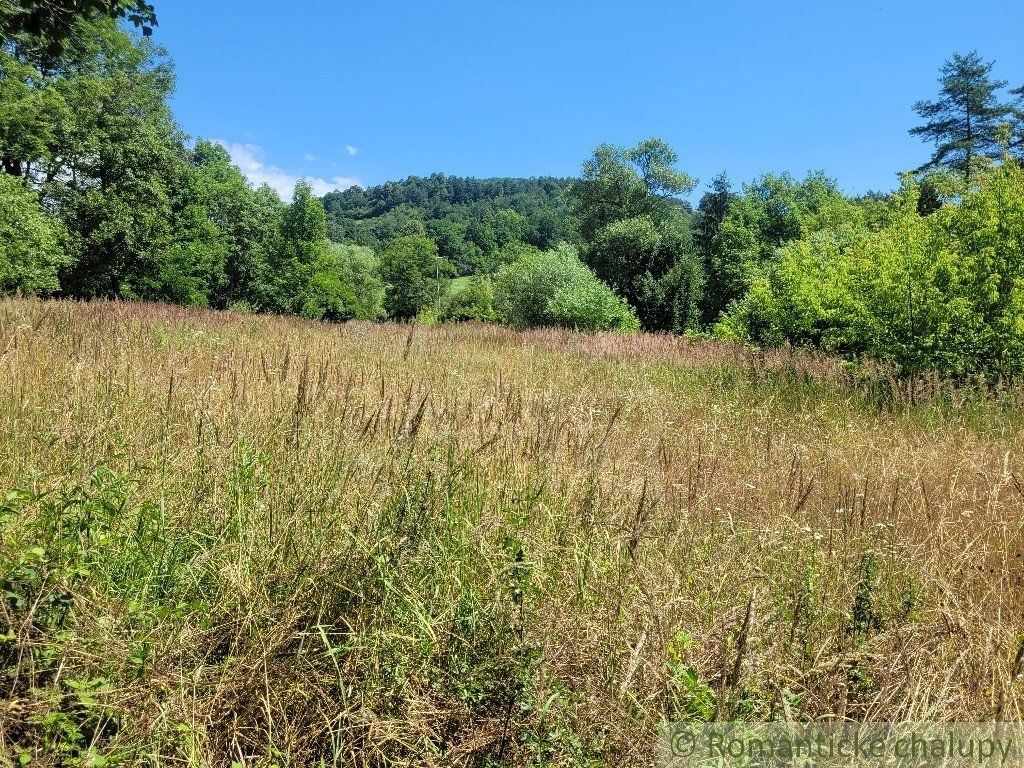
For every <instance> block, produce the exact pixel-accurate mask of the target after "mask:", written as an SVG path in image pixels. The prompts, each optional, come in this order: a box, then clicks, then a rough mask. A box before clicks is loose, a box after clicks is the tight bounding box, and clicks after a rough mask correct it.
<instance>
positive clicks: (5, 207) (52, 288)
mask: <svg viewBox="0 0 1024 768" xmlns="http://www.w3.org/2000/svg"><path fill="white" fill-rule="evenodd" d="M65 237H66V233H65V232H64V231H63V228H62V227H61V226H60V223H59V222H57V221H56V220H55V219H54V218H53V217H52V216H50V215H49V214H47V213H46V212H45V211H43V209H42V208H40V207H39V200H38V197H37V196H36V194H35V192H33V191H31V190H29V189H26V188H25V186H24V185H23V184H22V183H21V182H20V181H19V180H18V179H15V178H13V177H11V176H5V175H3V174H0V294H10V293H22V294H29V295H33V294H48V293H54V292H56V291H57V290H58V289H59V288H60V284H59V282H58V270H59V268H60V267H61V266H62V265H63V264H64V263H65V260H66V255H65V252H64V248H63V242H62V241H63V239H64V238H65Z"/></svg>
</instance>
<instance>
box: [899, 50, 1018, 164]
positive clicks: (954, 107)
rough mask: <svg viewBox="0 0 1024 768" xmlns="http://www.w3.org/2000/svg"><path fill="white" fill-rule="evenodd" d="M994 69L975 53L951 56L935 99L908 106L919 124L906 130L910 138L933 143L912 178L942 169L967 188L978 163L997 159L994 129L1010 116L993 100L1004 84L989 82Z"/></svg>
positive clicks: (1005, 107)
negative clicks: (961, 179) (957, 175)
mask: <svg viewBox="0 0 1024 768" xmlns="http://www.w3.org/2000/svg"><path fill="white" fill-rule="evenodd" d="M994 64H995V62H991V61H990V62H986V61H984V60H982V58H981V56H980V55H978V52H977V51H972V52H971V53H969V54H967V55H966V56H961V55H960V54H953V58H951V59H949V60H947V61H946V63H945V64H943V66H942V70H941V71H942V77H940V78H939V82H940V83H941V84H942V90H941V91H940V93H939V98H938V99H937V100H936V101H919V102H917V103H916V104H914V111H915V112H917V114H918V115H920V116H921V118H922V119H923V120H925V123H924V124H923V125H919V126H917V127H916V128H912V129H911V130H910V133H911V135H913V136H920V137H921V138H923V139H926V140H929V141H932V142H934V143H935V153H934V154H933V155H932V157H931V160H929V161H928V162H927V163H925V164H924V165H923V166H921V167H920V168H918V169H917V170H918V172H921V171H929V170H936V169H940V168H945V169H949V170H953V171H956V172H958V173H961V174H962V175H963V177H964V179H965V181H966V182H967V183H968V184H969V183H970V181H971V174H972V172H973V171H974V170H975V169H976V168H977V166H978V165H979V163H980V162H984V161H985V160H986V159H992V160H995V159H998V158H999V157H1000V156H1001V154H1002V147H1001V146H1000V142H999V131H1000V126H1001V125H1002V124H1003V123H1004V122H1006V121H1007V120H1008V119H1009V118H1010V116H1011V115H1012V113H1013V110H1012V108H1011V107H1010V105H1008V104H1006V103H1004V102H1002V101H1001V100H1000V98H999V91H1000V89H1002V88H1004V87H1005V86H1006V81H1004V80H993V79H992V67H993V65H994Z"/></svg>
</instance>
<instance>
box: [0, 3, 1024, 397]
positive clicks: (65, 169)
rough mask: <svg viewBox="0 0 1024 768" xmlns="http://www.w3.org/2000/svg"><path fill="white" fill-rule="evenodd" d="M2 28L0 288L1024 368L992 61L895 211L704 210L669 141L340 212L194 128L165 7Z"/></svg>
mask: <svg viewBox="0 0 1024 768" xmlns="http://www.w3.org/2000/svg"><path fill="white" fill-rule="evenodd" d="M8 6H9V7H8ZM0 9H2V10H3V11H4V12H3V13H0V19H3V21H2V22H0V34H2V45H0V162H2V171H3V172H2V173H0V291H2V292H3V293H7V294H11V293H21V294H32V295H53V296H67V297H72V298H82V299H87V298H93V297H117V298H126V299H138V300H151V301H167V302H173V303H179V304H188V305H203V306H210V307H215V308H222V309H234V310H244V311H253V312H274V313H288V314H297V315H302V316H305V317H309V318H315V319H321V320H327V321H344V320H348V319H363V320H379V319H385V318H390V319H394V320H410V319H414V318H419V319H420V320H423V321H431V322H433V321H462V320H475V321H485V322H505V323H508V324H510V325H513V326H515V327H519V328H525V327H530V326H538V325H561V326H565V327H571V328H577V329H583V330H612V329H615V330H620V331H627V332H628V331H632V330H636V329H644V330H648V331H659V332H671V333H685V334H692V335H702V334H707V335H716V336H719V337H725V338H730V339H736V340H740V341H744V342H749V343H757V344H785V343H789V344H797V345H807V346H814V347H818V348H822V349H825V350H828V351H830V352H834V353H837V354H840V355H844V356H846V357H849V358H850V359H854V360H860V359H868V358H870V359H877V360H883V361H886V362H888V363H891V364H892V365H893V366H894V367H895V368H896V369H897V370H898V371H899V372H901V373H914V372H917V371H922V370H937V371H939V372H941V373H943V374H946V375H950V376H955V377H964V376H971V375H974V374H977V373H982V374H985V375H988V376H1002V375H1014V374H1017V373H1019V372H1021V370H1022V369H1024V320H1022V319H1021V318H1024V306H1022V298H1021V290H1022V283H1021V278H1022V277H1024V275H1022V274H1020V271H1021V263H1022V256H1024V177H1022V171H1021V166H1020V158H1021V156H1022V155H1024V87H1021V88H1016V89H1009V84H1008V83H1007V82H1006V81H1004V80H999V79H996V78H995V77H994V75H993V72H994V65H993V63H991V62H986V61H985V60H984V59H983V58H982V57H981V56H980V55H978V54H977V53H970V54H967V55H955V56H953V57H952V58H951V59H950V60H949V61H947V62H946V63H945V65H944V66H943V68H942V71H941V73H940V75H941V76H940V92H939V95H938V97H937V98H936V99H935V100H931V101H920V102H918V103H917V104H915V109H916V111H917V113H918V114H919V115H920V117H921V119H922V123H921V125H919V126H917V127H914V128H912V129H911V133H912V134H913V135H916V136H919V137H921V138H922V139H925V140H927V141H929V142H931V143H932V144H933V145H934V152H933V154H932V156H931V157H930V158H929V160H928V161H927V162H926V163H924V164H922V165H921V166H920V167H918V168H916V169H914V170H912V171H908V172H906V173H904V174H903V175H902V178H901V184H900V187H899V189H898V190H897V191H895V192H893V193H888V194H868V195H863V196H859V197H851V196H849V195H845V194H843V192H842V191H841V190H840V188H839V186H838V185H837V183H836V182H835V181H834V180H832V179H831V178H829V177H828V176H827V175H826V174H824V173H811V174H809V175H808V176H806V177H805V178H803V179H796V178H793V177H792V176H790V175H788V174H766V175H764V176H762V177H761V178H759V179H756V180H754V181H752V182H750V183H747V184H744V185H741V186H740V187H738V188H736V187H734V186H733V185H732V184H731V183H730V182H729V180H728V179H727V178H726V177H725V176H724V175H722V176H719V177H717V178H715V179H714V180H712V181H711V182H710V184H709V185H708V186H707V188H706V191H705V192H704V193H703V195H702V196H701V197H700V200H699V203H698V204H697V205H696V206H695V207H694V206H692V205H691V204H690V203H689V202H688V199H689V196H690V195H691V194H692V193H693V191H694V189H695V188H696V186H697V181H696V180H695V179H693V178H691V177H690V176H689V175H688V174H686V173H685V172H684V171H683V170H681V169H680V168H679V158H678V156H677V154H676V152H675V151H674V150H673V149H672V148H671V147H670V146H668V145H667V144H666V143H665V142H664V141H662V140H660V139H657V138H652V139H648V140H645V141H642V142H640V143H638V144H637V145H636V146H633V147H628V148H626V147H615V146H611V145H604V146H601V147H598V148H597V149H596V150H595V151H594V153H593V155H592V156H591V157H590V158H589V159H588V160H587V161H586V162H585V163H584V165H583V168H582V172H581V175H580V177H579V178H577V179H557V178H539V179H486V180H475V179H460V178H455V177H449V176H444V175H441V174H435V175H433V176H430V177H428V178H416V177H413V178H410V179H406V180H405V181H402V182H394V183H388V184H384V185H380V186H377V187H372V188H369V189H361V188H358V187H356V188H352V189H348V190H345V191H343V192H333V193H330V194H328V195H327V196H325V197H324V198H323V199H318V198H317V197H315V196H314V195H313V194H312V191H311V189H310V187H309V186H308V185H306V184H305V183H301V182H300V183H299V184H298V185H297V187H296V189H295V192H294V195H293V198H292V200H291V201H290V202H289V203H285V202H282V201H281V199H280V198H279V197H278V196H277V194H276V193H275V192H273V191H272V190H271V189H270V188H269V187H266V186H264V187H261V188H253V187H252V186H251V185H250V184H249V183H248V182H247V181H246V179H245V177H244V176H243V174H242V173H241V171H240V170H239V169H238V168H237V167H236V166H234V165H233V164H232V163H231V160H230V157H229V155H228V153H227V151H226V150H225V149H224V148H223V147H221V146H220V145H218V144H216V143H213V142H209V141H202V140H200V141H196V142H192V141H190V140H189V139H188V137H186V136H185V135H184V133H183V132H182V130H181V129H180V127H179V126H178V125H177V123H176V121H175V119H174V117H173V114H172V113H171V110H170V108H169V106H168V99H169V97H170V95H171V93H172V91H173V88H174V75H173V68H172V65H171V61H170V59H169V57H168V56H167V53H166V52H165V51H164V50H163V49H162V48H160V46H158V45H156V44H155V43H154V42H153V41H152V39H151V37H150V35H149V33H150V32H151V31H152V25H153V24H155V22H156V17H155V13H154V11H153V8H152V6H149V5H147V4H145V3H136V2H111V3H80V2H75V3H71V2H69V3H62V2H57V1H56V0H47V2H42V1H41V0H40V2H33V1H32V0H17V1H16V2H12V1H11V0H4V2H3V3H0ZM45 9H50V10H51V11H53V13H50V14H49V15H48V14H47V13H46V12H45ZM55 9H56V10H55ZM126 20H127V22H128V23H127V24H126ZM131 24H134V25H135V26H136V27H137V29H135V30H133V29H131Z"/></svg>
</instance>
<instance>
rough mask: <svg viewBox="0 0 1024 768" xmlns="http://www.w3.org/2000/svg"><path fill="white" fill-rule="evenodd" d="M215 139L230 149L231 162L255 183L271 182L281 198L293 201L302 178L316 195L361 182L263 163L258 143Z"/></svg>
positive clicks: (261, 149)
mask: <svg viewBox="0 0 1024 768" xmlns="http://www.w3.org/2000/svg"><path fill="white" fill-rule="evenodd" d="M216 142H217V143H218V144H220V145H221V146H222V147H224V149H226V150H227V151H228V154H229V155H231V162H233V163H234V164H235V165H237V166H238V167H239V168H240V169H241V171H242V173H243V174H244V175H245V178H247V179H248V180H249V182H250V183H251V184H252V185H253V186H256V187H259V186H262V185H263V184H268V185H269V186H270V188H271V189H273V190H274V191H275V192H277V194H278V195H280V196H281V199H282V200H291V198H292V192H293V191H294V189H295V184H296V183H297V182H298V181H299V180H300V179H305V180H306V181H307V182H309V186H310V187H311V188H312V190H313V194H314V195H326V194H327V193H328V192H333V191H334V190H336V189H348V188H349V187H353V186H356V185H357V184H360V181H359V179H356V178H353V177H350V176H332V177H331V178H330V179H321V178H317V177H315V176H302V175H298V174H294V173H288V172H287V171H285V170H282V169H281V168H278V167H277V166H276V165H267V164H266V163H264V162H263V155H264V152H263V148H262V147H260V146H259V145H257V144H233V143H231V142H227V141H222V140H220V139H216ZM307 159H308V157H307Z"/></svg>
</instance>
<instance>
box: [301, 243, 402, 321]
mask: <svg viewBox="0 0 1024 768" xmlns="http://www.w3.org/2000/svg"><path fill="white" fill-rule="evenodd" d="M328 254H329V258H330V260H331V261H330V263H329V264H324V265H321V266H320V268H318V269H316V270H314V272H313V274H312V276H311V278H310V285H309V287H308V288H307V291H306V293H307V298H306V302H305V304H304V306H303V309H302V314H303V315H305V316H307V317H315V318H318V319H323V320H331V321H333V322H340V321H343V320H379V319H381V318H383V317H384V316H385V311H384V283H383V281H382V280H381V278H380V272H379V268H378V264H377V258H376V256H375V255H374V253H373V251H371V250H370V249H369V248H364V247H362V246H359V245H341V244H338V243H330V244H329V246H328Z"/></svg>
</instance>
